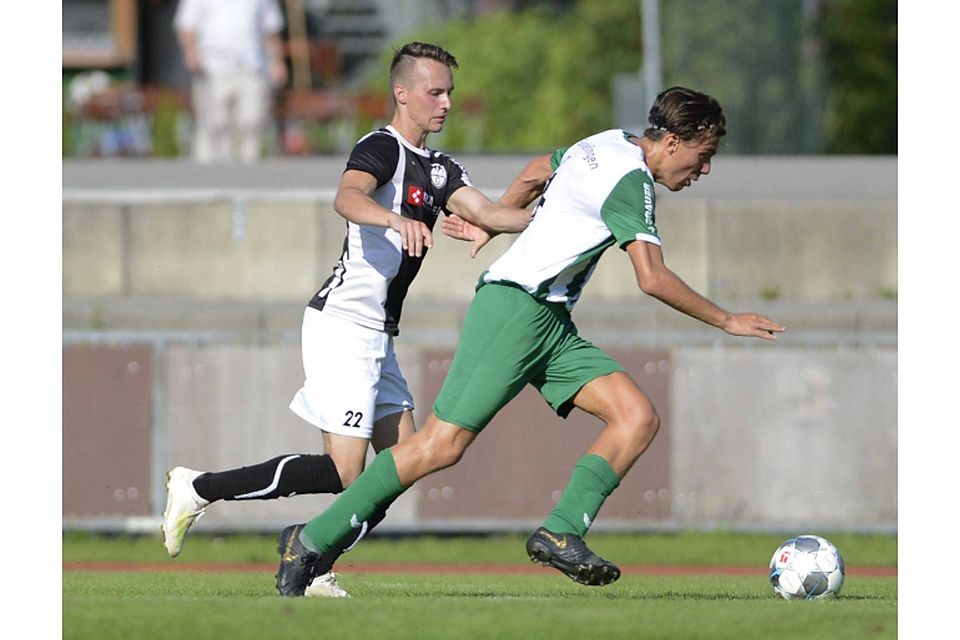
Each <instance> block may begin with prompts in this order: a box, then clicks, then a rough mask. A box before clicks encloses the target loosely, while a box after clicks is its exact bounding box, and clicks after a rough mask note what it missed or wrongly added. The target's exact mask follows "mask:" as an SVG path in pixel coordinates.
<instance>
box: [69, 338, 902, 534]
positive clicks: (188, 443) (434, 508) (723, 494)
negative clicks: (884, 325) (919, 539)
mask: <svg viewBox="0 0 960 640" xmlns="http://www.w3.org/2000/svg"><path fill="white" fill-rule="evenodd" d="M69 341H70V342H71V343H72V344H70V345H68V347H66V348H65V349H66V350H65V359H67V356H68V355H69V362H72V363H78V362H85V363H86V364H85V365H84V366H85V368H86V372H87V373H90V372H97V371H103V372H109V371H115V372H117V373H116V374H115V375H95V376H90V375H86V376H84V375H83V373H84V372H83V371H81V368H78V367H76V366H75V367H70V368H66V369H65V371H76V373H77V375H78V376H79V379H82V380H83V381H84V382H83V383H82V384H81V383H80V382H79V381H78V378H77V377H75V376H71V375H66V374H65V390H64V394H65V402H64V432H65V434H66V435H65V446H64V478H65V482H66V481H67V479H69V485H70V486H69V490H67V488H66V485H65V491H64V522H65V524H66V525H67V526H95V527H104V526H106V527H114V528H135V529H136V528H143V529H145V530H153V528H154V527H155V526H156V524H157V518H158V516H159V514H160V513H161V512H162V510H163V502H164V495H165V494H164V488H163V483H164V475H165V473H166V470H167V469H169V468H171V467H172V466H176V465H185V466H189V467H193V468H198V469H206V470H217V469H225V468H232V467H236V466H242V465H245V464H251V463H255V462H259V461H262V460H266V459H268V458H271V457H274V456H277V455H281V454H285V453H295V452H320V451H322V450H323V446H322V438H321V435H320V433H319V432H318V431H317V430H316V429H315V428H313V427H312V426H310V425H308V424H306V423H304V422H302V421H301V420H300V419H299V418H297V417H296V416H295V415H294V414H293V413H292V412H290V411H289V410H288V409H287V404H288V402H289V401H290V399H291V398H292V397H293V395H294V393H295V392H296V391H297V389H298V388H299V386H300V384H301V382H302V368H301V364H300V357H299V349H298V347H297V346H296V345H294V344H278V345H261V346H255V345H249V344H216V343H211V344H196V343H193V344H191V343H181V342H178V341H168V340H157V341H155V342H154V343H153V344H152V345H147V346H146V347H144V345H140V346H138V347H137V348H136V349H133V350H131V347H130V346H129V345H127V346H124V345H114V346H113V347H110V348H106V347H105V346H104V345H103V344H100V345H91V344H85V342H86V341H85V340H82V339H79V340H77V342H76V343H73V342H74V339H73V338H72V337H71V338H69ZM605 346H607V348H608V349H609V350H610V352H611V353H612V354H613V355H614V356H615V357H617V359H618V360H619V361H620V362H621V363H622V364H624V366H625V367H626V368H627V370H628V371H629V372H630V373H631V375H632V376H633V377H634V379H636V380H637V381H638V383H639V384H640V385H641V387H642V388H644V390H645V391H646V392H647V393H648V395H649V396H650V397H651V399H653V401H654V403H655V405H656V406H657V407H658V410H659V411H660V413H661V418H662V420H663V424H662V431H661V434H660V435H659V436H658V438H657V440H656V441H655V443H654V445H653V446H652V447H651V448H650V449H649V450H648V451H647V453H645V454H644V456H643V457H642V458H641V459H640V461H639V462H638V463H637V465H636V467H635V468H634V469H633V470H632V471H631V473H630V474H629V475H628V477H627V478H626V479H625V480H624V482H623V483H622V485H621V487H620V488H619V489H618V490H617V492H616V493H615V494H614V495H613V496H611V498H610V499H609V500H608V503H607V505H606V506H605V508H604V510H603V511H602V512H601V518H599V519H598V520H597V525H596V526H597V529H598V530H600V529H643V528H664V529H673V528H678V527H695V528H709V527H717V526H721V527H731V528H756V529H775V530H781V529H783V530H791V529H793V530H799V529H804V530H808V529H809V530H826V529H862V530H891V529H895V528H896V522H897V423H896V415H897V401H896V379H897V377H896V376H897V369H896V366H897V364H896V363H897V358H896V350H895V349H891V348H869V349H857V350H843V349H836V348H803V349H794V348H781V347H779V346H775V345H767V346H764V347H762V348H746V349H745V348H736V347H728V346H724V347H722V348H717V347H711V348H698V347H682V346H676V347H672V348H668V349H664V350H654V349H649V348H630V349H624V348H619V347H616V346H612V345H605ZM144 349H146V351H147V352H148V354H147V355H144ZM398 355H399V357H400V359H401V362H402V363H404V367H405V373H406V375H407V377H408V379H409V382H410V386H411V390H412V392H413V393H414V396H415V399H416V403H417V411H416V416H417V420H418V422H419V423H422V422H423V419H424V417H425V416H426V415H427V412H428V411H429V409H430V406H431V403H432V399H433V397H434V396H435V395H436V392H437V390H438V389H439V387H440V384H441V383H442V380H443V377H444V375H445V372H446V367H447V366H449V360H450V357H451V356H452V349H451V348H439V349H438V348H437V347H436V346H434V345H430V344H428V343H417V344H410V343H409V341H408V343H407V344H406V345H404V347H403V348H402V349H401V351H400V352H399V354H398ZM151 361H152V362H153V363H154V364H153V368H152V371H153V373H152V374H151V372H150V370H148V368H147V365H148V364H149V363H150V362H151ZM130 363H141V364H140V365H137V366H135V365H132V364H130ZM138 367H144V368H143V369H141V368H138ZM138 374H139V375H141V376H143V375H146V376H147V377H146V378H145V379H144V381H143V384H139V383H134V382H133V378H134V377H135V376H136V375H138ZM151 375H152V378H151V377H150V376H151ZM117 376H121V377H122V378H124V379H127V380H128V382H127V385H128V386H129V385H130V384H134V387H131V388H130V389H128V392H127V393H125V394H124V398H127V399H130V398H133V399H134V400H136V398H141V399H143V398H152V399H153V400H152V402H153V405H152V407H150V408H149V410H145V409H144V407H143V402H142V400H141V401H139V402H140V404H139V405H137V406H139V407H140V408H139V409H138V410H137V411H138V413H137V414H136V415H138V416H140V417H139V418H137V419H136V421H134V422H131V415H132V414H130V413H129V412H125V410H123V407H122V405H121V404H118V403H116V402H111V401H108V400H107V399H108V398H109V397H110V394H111V393H114V392H115V390H116V389H117V388H119V387H117V381H116V377H117ZM82 398H100V399H101V401H100V402H99V403H96V402H94V403H90V402H82V401H78V399H82ZM70 399H72V401H68V400H70ZM151 415H152V419H147V418H148V417H149V416H151ZM145 416H146V418H145ZM145 420H146V422H145ZM138 425H139V426H138ZM134 427H136V428H134ZM599 428H600V423H599V422H597V421H596V420H595V419H593V418H591V417H590V416H588V415H587V414H584V413H581V412H577V411H575V412H574V414H572V415H571V417H570V418H569V419H568V420H561V419H559V418H557V417H556V416H555V415H553V414H552V412H551V411H550V410H549V408H548V407H547V406H546V405H545V404H544V403H543V401H542V400H541V399H540V398H539V396H538V395H537V394H536V393H535V392H534V391H533V390H530V389H528V390H526V391H525V392H524V393H523V394H521V396H520V397H519V398H518V399H517V400H516V401H514V403H512V404H511V405H509V406H508V408H507V409H506V410H505V411H504V412H503V413H502V414H501V415H500V416H498V417H497V418H496V419H495V420H494V422H493V423H491V425H490V426H488V428H487V431H486V432H485V433H484V434H483V435H482V436H481V437H480V438H478V440H477V442H476V443H475V445H474V446H473V447H472V448H471V450H470V451H469V452H468V454H467V456H465V459H464V460H463V461H462V462H461V463H460V464H459V465H457V466H456V467H454V468H452V469H449V470H446V471H443V472H441V473H438V474H436V475H434V476H430V477H428V478H425V479H424V480H422V481H421V482H419V483H418V484H417V485H416V486H415V488H414V489H413V490H412V491H410V492H408V494H407V495H405V496H404V497H403V498H402V499H401V500H400V501H398V502H397V504H396V505H395V506H394V507H393V508H392V509H391V513H390V517H389V519H388V521H387V522H385V523H384V526H383V530H384V531H390V530H434V529H443V530H467V531H470V530H490V529H523V528H526V527H529V526H532V525H533V524H535V523H536V522H538V521H539V520H541V519H542V518H543V517H544V516H545V514H546V513H548V512H549V510H550V508H551V507H552V504H553V503H554V502H555V501H556V499H557V498H558V497H559V494H560V491H561V490H562V489H563V486H564V485H565V483H566V480H567V479H568V476H569V472H570V469H571V467H572V465H573V463H574V462H575V461H576V459H577V458H578V457H579V456H580V455H581V454H582V452H583V451H585V449H586V448H587V446H588V445H589V442H590V441H591V440H592V438H593V437H594V435H595V434H596V432H597V431H598V429H599ZM145 429H146V430H145ZM85 434H87V435H85ZM89 434H93V435H89ZM138 434H139V435H138ZM150 434H152V435H150ZM66 436H69V437H66ZM71 443H73V444H71ZM78 443H82V444H83V446H81V445H80V444H78ZM98 443H99V444H98ZM131 447H132V448H131ZM131 462H132V463H134V466H133V467H132V470H131V469H127V467H130V466H131ZM138 474H139V475H138ZM127 476H130V478H132V479H127ZM130 487H133V493H131V492H130V490H129V489H130ZM118 490H120V492H121V493H123V492H124V491H126V493H123V495H119V494H118ZM128 494H129V495H128ZM118 495H119V497H118ZM330 501H331V497H330V496H298V497H295V498H291V499H282V500H274V501H268V502H246V503H233V502H231V503H223V504H218V505H215V506H213V507H211V509H210V510H209V512H208V515H207V516H206V517H205V518H204V519H203V520H202V521H201V522H200V523H199V524H198V528H199V529H207V530H219V529H275V528H277V526H279V525H281V524H283V523H288V522H291V521H294V520H303V519H305V518H309V517H310V516H312V515H313V514H315V513H317V512H319V511H321V510H322V509H323V508H325V506H326V505H328V504H329V502H330Z"/></svg>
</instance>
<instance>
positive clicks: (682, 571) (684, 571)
mask: <svg viewBox="0 0 960 640" xmlns="http://www.w3.org/2000/svg"><path fill="white" fill-rule="evenodd" d="M620 569H621V570H622V571H623V573H624V574H636V575H652V576H680V575H689V576H698V575H699V576H708V575H716V576H751V575H752V576H763V577H766V573H767V569H766V567H733V566H716V567H711V566H699V567H696V566H678V565H626V566H622V567H620ZM63 570H64V571H145V572H156V571H203V572H210V571H244V572H262V573H275V572H276V570H277V565H275V564H225V563H198V562H177V561H176V560H171V561H170V562H153V563H149V562H136V563H134V562H115V563H111V562H64V563H63ZM542 571H544V568H543V567H539V566H537V565H534V564H530V565H523V564H483V565H481V564H474V565H471V564H355V565H352V564H349V563H343V564H341V565H338V566H337V572H338V573H348V574H349V573H507V574H509V573H538V572H542ZM851 575H852V576H856V577H866V578H895V577H897V569H896V567H855V568H850V567H847V576H851Z"/></svg>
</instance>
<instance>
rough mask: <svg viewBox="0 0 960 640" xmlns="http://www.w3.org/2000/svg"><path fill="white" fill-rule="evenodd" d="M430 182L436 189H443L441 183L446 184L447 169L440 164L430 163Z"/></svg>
mask: <svg viewBox="0 0 960 640" xmlns="http://www.w3.org/2000/svg"><path fill="white" fill-rule="evenodd" d="M430 182H432V183H433V186H435V187H436V188H437V189H443V185H445V184H447V169H446V168H445V167H444V166H443V165H442V164H432V165H430Z"/></svg>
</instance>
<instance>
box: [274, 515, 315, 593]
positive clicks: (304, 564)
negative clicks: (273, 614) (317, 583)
mask: <svg viewBox="0 0 960 640" xmlns="http://www.w3.org/2000/svg"><path fill="white" fill-rule="evenodd" d="M304 526H305V525H302V524H292V525H290V526H289V527H287V528H286V529H284V530H283V531H281V532H280V540H279V544H278V545H277V552H278V553H279V554H280V567H279V569H277V591H278V592H279V593H280V595H281V596H285V597H288V598H295V597H298V596H302V595H303V592H304V590H305V589H306V588H307V586H308V585H309V584H310V583H311V582H312V581H313V579H314V577H315V576H316V569H317V563H318V562H319V560H320V555H319V554H317V553H314V552H313V551H310V550H309V549H307V548H306V547H304V546H303V543H302V542H300V532H301V531H303V527H304Z"/></svg>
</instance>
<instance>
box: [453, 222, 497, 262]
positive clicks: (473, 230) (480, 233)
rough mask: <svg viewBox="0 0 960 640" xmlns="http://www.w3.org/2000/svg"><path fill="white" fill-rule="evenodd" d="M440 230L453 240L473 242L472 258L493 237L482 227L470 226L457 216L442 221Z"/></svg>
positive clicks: (471, 248)
mask: <svg viewBox="0 0 960 640" xmlns="http://www.w3.org/2000/svg"><path fill="white" fill-rule="evenodd" d="M440 228H441V229H442V230H443V233H444V234H446V235H448V236H450V237H451V238H455V239H457V240H466V241H468V242H472V243H473V244H472V245H471V247H470V257H471V258H475V257H476V256H477V253H478V252H479V251H480V249H482V248H483V246H484V245H485V244H487V243H488V242H490V239H491V238H492V237H493V236H491V235H490V233H488V232H487V231H486V230H485V229H483V228H482V227H478V226H477V225H475V224H470V223H469V222H467V221H466V220H464V219H463V218H461V217H460V216H458V215H456V214H452V215H449V216H445V217H444V218H443V219H442V220H441V221H440Z"/></svg>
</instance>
